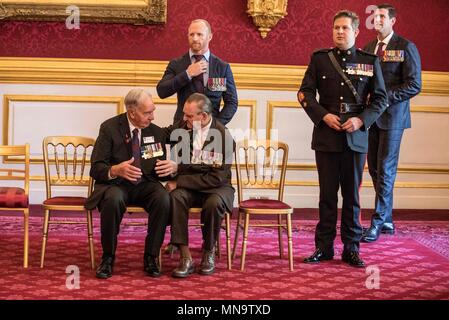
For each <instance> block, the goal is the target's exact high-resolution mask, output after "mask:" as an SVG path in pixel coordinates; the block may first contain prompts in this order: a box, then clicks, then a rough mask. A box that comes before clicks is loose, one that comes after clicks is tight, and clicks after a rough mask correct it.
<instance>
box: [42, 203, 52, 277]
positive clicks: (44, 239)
mask: <svg viewBox="0 0 449 320" xmlns="http://www.w3.org/2000/svg"><path fill="white" fill-rule="evenodd" d="M49 220H50V210H45V212H44V229H43V232H42V251H41V268H43V267H44V259H45V247H46V246H47V235H48V223H49Z"/></svg>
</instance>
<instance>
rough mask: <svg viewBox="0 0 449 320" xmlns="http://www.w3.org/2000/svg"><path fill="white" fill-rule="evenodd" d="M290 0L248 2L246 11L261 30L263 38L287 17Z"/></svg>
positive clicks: (254, 0) (255, 0)
mask: <svg viewBox="0 0 449 320" xmlns="http://www.w3.org/2000/svg"><path fill="white" fill-rule="evenodd" d="M287 2H288V0H248V10H247V11H246V12H247V13H248V14H249V15H250V16H251V17H252V18H253V22H254V24H255V25H256V26H257V27H258V28H259V32H260V35H261V37H262V38H266V37H267V35H268V32H270V31H271V28H273V27H274V26H275V25H276V24H277V23H278V22H279V20H281V19H282V18H284V17H285V16H286V15H287Z"/></svg>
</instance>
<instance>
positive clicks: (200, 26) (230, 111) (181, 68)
mask: <svg viewBox="0 0 449 320" xmlns="http://www.w3.org/2000/svg"><path fill="white" fill-rule="evenodd" d="M188 39H189V45H190V50H189V52H187V53H186V54H184V55H183V56H181V57H179V58H176V59H174V60H172V61H170V63H169V64H168V66H167V69H166V70H165V73H164V75H163V77H162V79H161V80H160V81H159V83H158V84H157V93H158V95H159V97H161V98H162V99H164V98H167V97H169V96H171V95H173V94H175V93H176V94H177V97H178V107H177V110H176V113H175V116H174V119H173V123H176V122H178V121H179V120H182V117H183V112H182V110H183V108H184V103H185V101H186V100H187V98H188V97H189V96H190V95H191V94H192V93H202V94H204V95H206V96H207V97H208V98H209V99H210V101H211V102H212V116H213V117H214V118H215V119H217V120H218V121H220V122H221V123H222V124H224V125H226V124H227V123H228V122H229V121H231V119H232V117H233V116H234V114H235V112H236V111H237V105H238V99H237V91H236V88H235V82H234V76H233V74H232V71H231V67H230V66H229V64H228V63H227V62H224V61H223V60H221V59H220V58H218V57H217V56H215V55H213V54H212V53H211V52H210V50H209V42H210V41H211V40H212V29H211V26H210V24H209V22H207V21H206V20H203V19H197V20H193V21H192V22H191V23H190V26H189V31H188ZM222 100H223V102H224V105H223V108H222V109H221V110H220V103H221V101H222Z"/></svg>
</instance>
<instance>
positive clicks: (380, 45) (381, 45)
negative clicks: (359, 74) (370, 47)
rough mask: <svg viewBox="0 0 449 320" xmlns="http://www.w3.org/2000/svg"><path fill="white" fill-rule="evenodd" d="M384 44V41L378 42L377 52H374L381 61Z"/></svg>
mask: <svg viewBox="0 0 449 320" xmlns="http://www.w3.org/2000/svg"><path fill="white" fill-rule="evenodd" d="M384 45H385V43H383V42H379V46H378V47H377V52H376V55H377V56H378V57H379V59H380V60H381V61H382V58H383V56H384V52H385V51H384V50H383V48H384Z"/></svg>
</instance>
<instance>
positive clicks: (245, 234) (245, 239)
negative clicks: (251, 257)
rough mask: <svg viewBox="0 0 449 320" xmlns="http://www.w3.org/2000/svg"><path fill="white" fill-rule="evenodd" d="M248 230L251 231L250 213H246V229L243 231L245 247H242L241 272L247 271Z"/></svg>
mask: <svg viewBox="0 0 449 320" xmlns="http://www.w3.org/2000/svg"><path fill="white" fill-rule="evenodd" d="M248 229H249V213H245V227H244V231H243V245H242V257H241V260H240V271H243V270H244V269H245V258H246V243H247V242H248Z"/></svg>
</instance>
